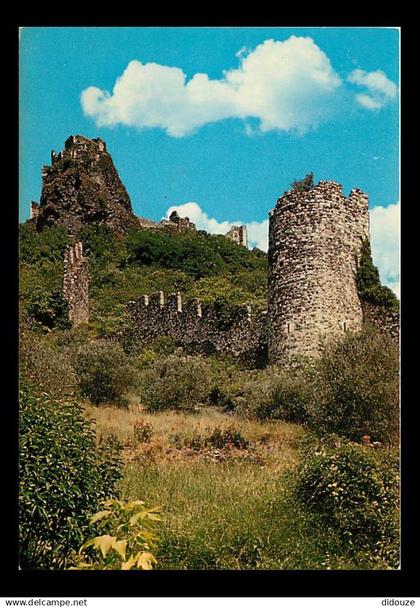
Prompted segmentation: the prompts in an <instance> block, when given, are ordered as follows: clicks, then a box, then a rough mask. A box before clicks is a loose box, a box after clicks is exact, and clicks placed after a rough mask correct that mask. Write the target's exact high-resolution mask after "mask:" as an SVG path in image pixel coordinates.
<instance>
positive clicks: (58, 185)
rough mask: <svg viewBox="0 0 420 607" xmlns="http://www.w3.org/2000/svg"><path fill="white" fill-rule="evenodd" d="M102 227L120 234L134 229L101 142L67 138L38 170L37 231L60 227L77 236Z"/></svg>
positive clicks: (124, 194) (128, 204)
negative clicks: (88, 227) (92, 227)
mask: <svg viewBox="0 0 420 607" xmlns="http://www.w3.org/2000/svg"><path fill="white" fill-rule="evenodd" d="M92 223H96V224H103V225H106V226H108V227H110V228H111V229H112V230H114V231H115V232H117V233H120V234H124V233H125V232H127V231H128V230H129V229H130V228H132V227H135V226H138V221H137V219H136V217H135V215H134V214H133V211H132V208H131V201H130V197H129V196H128V193H127V191H126V189H125V187H124V185H123V184H122V182H121V180H120V178H119V175H118V172H117V170H116V168H115V166H114V163H113V161H112V158H111V156H110V154H109V153H108V152H107V150H106V145H105V142H104V141H102V139H99V138H97V139H88V138H87V137H83V136H82V135H75V136H73V135H72V136H70V137H69V138H68V139H67V140H66V142H65V147H64V150H63V151H61V152H60V153H59V154H56V153H55V152H51V166H44V167H43V168H42V193H41V201H40V205H39V208H37V212H36V226H37V229H38V230H42V229H44V228H45V227H48V226H52V225H61V226H63V227H64V228H65V229H66V230H67V232H68V233H69V234H71V235H77V233H78V232H79V231H80V229H81V228H82V227H83V226H85V225H88V224H92Z"/></svg>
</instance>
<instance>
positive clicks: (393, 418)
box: [310, 328, 399, 443]
mask: <svg viewBox="0 0 420 607" xmlns="http://www.w3.org/2000/svg"><path fill="white" fill-rule="evenodd" d="M313 393H314V402H313V404H312V405H311V411H310V413H311V418H310V423H311V425H312V427H313V428H314V429H316V430H317V431H320V432H327V433H328V432H334V433H337V434H340V435H343V436H346V437H348V438H350V439H352V440H356V441H359V440H360V439H361V438H362V437H363V436H364V435H369V436H370V437H371V438H372V439H373V440H376V441H381V442H385V443H392V442H394V441H395V440H397V438H398V426H399V356H398V352H397V349H396V347H395V345H394V344H393V342H392V340H391V338H389V337H388V336H384V335H382V334H381V333H379V332H378V331H377V330H375V329H373V328H369V329H365V330H364V331H363V332H362V333H360V334H350V335H349V336H348V337H347V338H346V339H345V340H344V341H341V342H339V343H335V344H332V345H330V346H328V347H327V348H326V349H325V351H324V353H323V356H322V357H321V359H320V360H319V367H318V377H317V380H316V384H315V385H314V392H313Z"/></svg>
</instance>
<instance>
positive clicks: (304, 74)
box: [81, 36, 341, 137]
mask: <svg viewBox="0 0 420 607" xmlns="http://www.w3.org/2000/svg"><path fill="white" fill-rule="evenodd" d="M236 57H237V59H238V62H239V67H237V68H235V69H231V70H228V71H225V72H224V74H223V77H222V78H220V79H219V80H217V79H211V78H209V76H208V75H207V74H204V73H197V74H195V75H194V76H193V77H192V78H191V79H190V80H188V81H187V77H186V75H185V73H184V72H183V71H182V70H181V69H180V68H178V67H169V66H165V65H159V64H157V63H146V64H143V63H141V62H140V61H137V60H133V61H130V63H129V64H128V66H127V67H126V69H125V70H124V72H123V74H122V75H121V76H120V77H119V78H118V79H117V81H116V83H115V85H114V88H113V91H112V93H110V92H108V91H105V90H101V89H100V88H98V87H95V86H90V87H88V88H86V89H85V90H84V91H83V92H82V94H81V103H82V107H83V110H84V113H85V114H86V115H87V116H89V117H91V118H93V119H94V120H95V122H96V124H97V125H98V126H113V125H117V124H123V125H126V126H134V127H138V128H162V129H164V130H165V131H166V133H167V134H168V135H170V136H172V137H183V136H185V135H189V134H191V133H194V131H196V130H197V129H198V128H200V127H201V126H203V125H205V124H208V123H210V122H216V121H219V120H224V119H227V118H239V119H246V118H256V119H257V120H259V128H260V130H261V131H262V132H266V131H270V130H280V131H298V132H305V131H306V130H308V129H310V128H314V127H316V126H317V125H318V124H319V123H320V122H321V121H322V120H325V119H326V118H327V116H328V113H329V111H330V104H331V101H332V98H333V94H334V92H335V91H336V89H337V88H338V87H340V85H341V79H340V77H339V76H338V75H337V74H336V73H335V71H334V70H333V68H332V66H331V63H330V61H329V59H328V57H327V56H326V54H325V53H324V52H323V51H322V50H321V49H320V48H319V47H318V46H317V45H316V44H315V42H314V41H313V40H312V39H311V38H309V37H297V36H291V37H290V38H288V39H287V40H284V41H276V40H266V41H265V42H263V43H262V44H260V45H258V46H257V47H256V48H255V49H254V50H252V51H249V49H245V48H243V49H241V50H240V51H239V52H238V53H237V54H236Z"/></svg>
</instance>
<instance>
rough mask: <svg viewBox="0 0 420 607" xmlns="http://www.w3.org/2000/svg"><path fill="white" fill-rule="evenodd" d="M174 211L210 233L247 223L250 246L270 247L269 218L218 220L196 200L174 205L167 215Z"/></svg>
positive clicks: (220, 232) (223, 231)
mask: <svg viewBox="0 0 420 607" xmlns="http://www.w3.org/2000/svg"><path fill="white" fill-rule="evenodd" d="M172 211H178V214H179V215H180V216H181V217H189V218H190V220H191V221H193V222H194V223H195V224H196V226H197V228H198V229H199V230H206V232H209V233H210V234H226V233H227V232H228V231H229V230H230V228H231V227H232V226H234V225H246V227H247V231H248V244H249V246H250V247H251V248H252V247H258V248H259V249H261V250H262V251H267V249H268V219H264V220H263V221H261V222H258V221H250V222H249V223H245V222H244V221H241V220H239V219H238V221H218V220H217V219H213V218H211V217H209V216H208V215H207V213H205V212H204V211H203V210H202V209H201V207H200V206H199V205H198V204H197V203H196V202H186V203H185V204H180V205H178V206H172V207H170V208H169V209H168V210H167V212H166V216H167V217H169V215H170V214H171V213H172Z"/></svg>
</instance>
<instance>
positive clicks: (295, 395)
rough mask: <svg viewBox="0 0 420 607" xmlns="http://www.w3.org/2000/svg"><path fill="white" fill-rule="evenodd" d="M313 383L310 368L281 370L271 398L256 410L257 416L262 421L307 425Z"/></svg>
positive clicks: (275, 381) (274, 382)
mask: <svg viewBox="0 0 420 607" xmlns="http://www.w3.org/2000/svg"><path fill="white" fill-rule="evenodd" d="M311 382H312V377H311V374H310V368H304V369H300V370H299V371H296V370H292V369H290V370H288V371H284V370H279V371H278V373H277V375H276V377H275V378H274V381H273V388H272V392H271V393H270V394H269V398H267V399H265V402H262V403H261V404H260V405H259V406H257V408H256V409H255V414H256V416H257V417H258V418H260V419H281V420H283V421H286V422H295V423H306V422H307V421H308V417H309V416H308V404H309V403H310V402H311V400H312V398H313V394H312V383H311Z"/></svg>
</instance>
